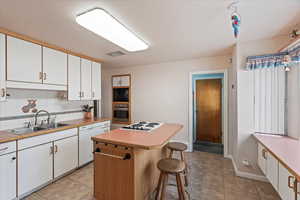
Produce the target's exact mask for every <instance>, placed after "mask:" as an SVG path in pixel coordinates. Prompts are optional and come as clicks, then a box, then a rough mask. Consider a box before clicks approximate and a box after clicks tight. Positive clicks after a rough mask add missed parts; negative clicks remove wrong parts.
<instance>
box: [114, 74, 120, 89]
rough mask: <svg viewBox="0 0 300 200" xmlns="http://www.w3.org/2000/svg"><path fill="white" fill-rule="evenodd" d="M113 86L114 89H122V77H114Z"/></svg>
mask: <svg viewBox="0 0 300 200" xmlns="http://www.w3.org/2000/svg"><path fill="white" fill-rule="evenodd" d="M112 85H113V87H120V86H121V77H120V76H114V77H113V78H112Z"/></svg>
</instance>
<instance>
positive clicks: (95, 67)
mask: <svg viewBox="0 0 300 200" xmlns="http://www.w3.org/2000/svg"><path fill="white" fill-rule="evenodd" d="M92 99H93V100H100V99H101V64H100V63H95V62H93V63H92Z"/></svg>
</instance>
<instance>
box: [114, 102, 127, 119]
mask: <svg viewBox="0 0 300 200" xmlns="http://www.w3.org/2000/svg"><path fill="white" fill-rule="evenodd" d="M113 118H114V119H115V120H118V121H120V122H128V121H129V108H128V104H114V105H113Z"/></svg>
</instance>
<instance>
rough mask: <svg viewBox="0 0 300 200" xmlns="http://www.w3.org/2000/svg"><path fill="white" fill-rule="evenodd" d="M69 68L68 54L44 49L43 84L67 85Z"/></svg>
mask: <svg viewBox="0 0 300 200" xmlns="http://www.w3.org/2000/svg"><path fill="white" fill-rule="evenodd" d="M67 66H68V56H67V54H66V53H63V52H60V51H56V50H53V49H49V48H46V47H43V83H45V84H54V85H67V77H68V75H67V70H68V68H67Z"/></svg>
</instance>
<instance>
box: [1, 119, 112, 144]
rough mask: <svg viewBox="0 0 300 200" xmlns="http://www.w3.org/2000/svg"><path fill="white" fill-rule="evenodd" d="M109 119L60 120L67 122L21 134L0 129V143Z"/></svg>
mask: <svg viewBox="0 0 300 200" xmlns="http://www.w3.org/2000/svg"><path fill="white" fill-rule="evenodd" d="M110 120H111V119H109V118H94V119H89V120H86V119H75V120H69V121H62V122H60V123H64V124H68V125H67V126H63V127H59V128H53V129H49V130H41V131H36V132H32V133H26V134H22V135H16V134H13V133H10V132H8V131H7V130H3V131H0V143H4V142H11V141H16V140H20V139H24V138H28V137H34V136H38V135H44V134H48V133H53V132H57V131H63V130H67V129H71V128H78V127H80V126H85V125H89V124H94V123H97V122H104V121H110Z"/></svg>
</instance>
